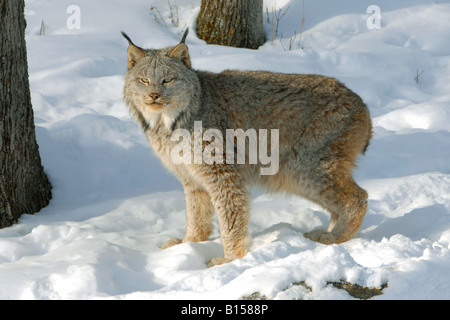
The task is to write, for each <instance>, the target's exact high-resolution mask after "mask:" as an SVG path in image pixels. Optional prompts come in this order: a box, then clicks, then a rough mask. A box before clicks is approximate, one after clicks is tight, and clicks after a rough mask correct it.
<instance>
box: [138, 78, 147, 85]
mask: <svg viewBox="0 0 450 320" xmlns="http://www.w3.org/2000/svg"><path fill="white" fill-rule="evenodd" d="M139 82H140V83H143V84H148V83H149V81H148V79H144V78H140V79H139Z"/></svg>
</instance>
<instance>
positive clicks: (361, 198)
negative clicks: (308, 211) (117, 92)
mask: <svg viewBox="0 0 450 320" xmlns="http://www.w3.org/2000/svg"><path fill="white" fill-rule="evenodd" d="M322 196H323V198H322V200H321V201H320V202H321V204H322V205H323V207H324V208H325V209H327V210H328V211H329V212H330V214H331V219H330V224H329V226H328V230H314V231H312V232H309V233H305V237H307V238H308V239H311V240H313V241H316V242H320V243H323V244H332V243H341V242H345V241H347V240H350V239H351V238H352V237H353V236H354V235H355V234H356V233H357V232H358V230H359V228H360V227H361V225H362V223H363V219H364V215H365V214H366V211H367V192H366V191H364V190H363V189H362V188H360V187H359V186H358V185H357V184H356V183H355V182H354V181H353V178H351V177H350V178H348V179H346V180H345V182H342V183H340V184H339V185H336V184H334V185H331V186H329V187H328V188H327V189H326V190H325V191H324V192H323V193H322Z"/></svg>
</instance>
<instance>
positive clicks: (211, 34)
mask: <svg viewBox="0 0 450 320" xmlns="http://www.w3.org/2000/svg"><path fill="white" fill-rule="evenodd" d="M197 33H198V35H199V36H200V38H202V39H203V40H205V41H206V42H207V43H208V44H218V45H225V46H231V47H240V48H250V49H257V48H258V47H259V46H261V45H262V44H264V42H265V37H264V29H263V0H251V1H250V0H214V1H210V0H202V4H201V8H200V13H199V15H198V19H197Z"/></svg>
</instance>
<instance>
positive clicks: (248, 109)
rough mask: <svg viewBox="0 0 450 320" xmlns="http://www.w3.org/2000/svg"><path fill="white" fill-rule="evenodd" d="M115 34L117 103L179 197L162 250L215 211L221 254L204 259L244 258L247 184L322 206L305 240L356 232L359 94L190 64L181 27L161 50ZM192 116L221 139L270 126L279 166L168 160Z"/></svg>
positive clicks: (314, 82)
mask: <svg viewBox="0 0 450 320" xmlns="http://www.w3.org/2000/svg"><path fill="white" fill-rule="evenodd" d="M122 35H123V36H124V37H125V38H126V39H127V41H128V43H129V46H128V50H127V54H128V69H129V70H128V72H127V73H126V75H125V86H124V90H123V94H124V101H125V103H126V104H127V105H128V107H129V109H130V112H131V114H133V115H134V117H135V119H136V122H137V123H138V124H139V125H140V127H141V128H142V130H143V131H144V133H145V134H146V136H147V139H148V141H149V143H150V145H151V147H152V149H153V151H154V153H155V154H156V155H157V156H158V157H159V158H160V159H161V161H162V163H163V164H164V165H165V166H166V167H167V168H168V169H169V170H170V171H171V172H173V174H174V175H175V176H176V177H177V178H178V179H179V180H180V182H181V184H182V186H183V188H184V193H185V197H186V215H187V227H186V234H185V236H184V238H183V239H182V240H181V239H171V240H168V241H167V242H166V243H164V244H163V245H162V246H161V248H163V249H165V248H168V247H170V246H173V245H176V244H179V243H182V242H188V241H191V242H200V241H206V240H208V237H209V236H210V234H211V232H212V218H213V214H214V212H216V214H217V217H218V221H219V226H220V235H221V240H222V245H223V251H224V257H219V258H214V259H212V260H211V261H210V262H209V266H214V265H219V264H222V263H226V262H230V261H232V260H234V259H238V258H242V257H244V256H245V254H246V253H247V251H248V245H249V237H248V234H247V233H248V231H247V229H248V222H249V210H250V195H249V188H250V187H251V186H253V185H259V186H263V187H265V188H266V190H268V192H284V193H287V194H291V195H298V196H302V197H304V198H307V199H309V200H311V201H313V202H315V203H317V204H319V205H321V206H322V207H323V208H324V209H325V210H327V211H328V212H329V213H330V215H331V219H330V223H329V226H328V229H327V230H313V231H312V232H309V233H305V234H304V236H305V237H306V238H309V239H310V240H313V241H317V242H320V243H323V244H332V243H341V242H344V241H347V240H349V239H350V238H352V237H353V236H354V235H355V234H356V232H357V231H358V230H359V228H360V226H361V224H362V222H363V218H364V215H365V213H366V210H367V198H368V195H367V193H366V191H364V190H363V189H362V188H361V187H359V186H358V185H357V184H356V183H355V181H354V179H353V177H352V170H353V168H354V167H355V163H356V160H357V158H358V156H359V155H360V154H364V152H365V150H366V148H367V146H368V144H369V140H370V138H371V136H372V124H371V119H370V115H369V111H368V108H367V106H366V105H365V104H364V102H363V101H362V100H361V98H360V97H359V96H358V95H356V94H355V93H353V92H352V91H351V90H350V89H348V88H346V87H345V86H344V85H343V84H342V83H341V82H339V81H338V80H336V79H334V78H330V77H325V76H321V75H314V74H311V75H310V74H282V73H272V72H265V71H237V70H227V71H223V72H221V73H218V74H217V73H211V72H206V71H200V70H196V69H193V68H192V66H191V59H190V56H189V49H188V47H187V45H186V44H185V39H186V36H187V32H186V33H185V34H184V36H183V39H182V40H181V42H180V43H179V44H178V45H176V46H174V47H167V48H163V49H143V48H141V47H138V46H136V45H135V44H134V43H133V42H132V41H131V39H130V38H129V37H128V36H127V35H126V34H125V33H124V32H122ZM196 121H201V123H202V128H203V129H202V130H206V129H215V130H219V131H220V132H222V133H223V136H225V135H226V130H227V129H238V128H241V129H242V130H247V129H255V130H258V129H278V130H279V140H278V141H276V142H275V143H277V144H278V145H277V151H278V154H277V156H278V162H279V170H278V171H277V173H276V174H273V175H262V174H260V169H261V167H262V166H263V165H262V163H261V162H257V163H256V164H249V163H248V162H247V163H244V164H242V163H241V164H238V163H233V164H230V163H216V162H213V163H204V162H202V163H195V162H193V161H192V162H190V163H187V164H186V163H179V162H177V163H174V161H172V158H171V153H172V150H173V148H174V147H175V146H176V145H177V143H178V142H179V141H176V139H173V137H172V134H173V132H174V131H175V130H177V129H183V130H187V131H188V132H189V133H190V139H191V143H192V145H194V143H195V139H196V137H195V132H194V122H196ZM247 138H248V137H247ZM268 144H269V145H270V144H271V142H269V143H268ZM200 146H201V147H203V148H205V146H206V144H205V143H204V142H203V143H202V144H201V145H200ZM227 152H229V150H228V151H227ZM236 153H237V152H236ZM235 156H237V154H235ZM245 156H246V157H248V156H249V155H248V153H246V154H245ZM224 157H225V156H224Z"/></svg>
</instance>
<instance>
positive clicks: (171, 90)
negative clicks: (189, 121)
mask: <svg viewBox="0 0 450 320" xmlns="http://www.w3.org/2000/svg"><path fill="white" fill-rule="evenodd" d="M187 33H188V31H186V32H185V34H184V36H183V39H182V40H181V42H180V43H179V44H178V45H176V46H175V47H167V48H164V49H159V50H152V49H150V50H145V49H142V48H140V47H138V46H136V45H135V44H134V43H133V42H132V41H131V39H130V38H129V37H128V36H127V35H126V34H125V33H124V32H122V35H123V36H124V37H125V38H126V39H127V40H128V43H129V47H128V51H127V53H128V72H127V74H126V76H125V88H124V99H125V101H126V102H127V104H128V105H129V107H130V109H131V111H132V112H133V113H134V115H135V117H136V119H137V120H138V122H139V123H140V124H141V126H142V127H143V128H144V129H148V128H152V127H154V126H155V125H157V123H158V122H159V121H160V120H162V121H163V123H164V125H165V126H166V128H168V129H169V128H172V130H173V126H174V122H175V121H176V120H179V118H180V116H181V115H184V114H186V113H187V112H189V110H192V109H193V108H195V107H196V105H197V104H198V101H197V100H198V94H199V93H198V92H199V81H198V77H197V74H196V73H195V71H193V70H192V69H191V60H190V57H189V49H188V47H187V46H186V44H185V39H186V36H187Z"/></svg>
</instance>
